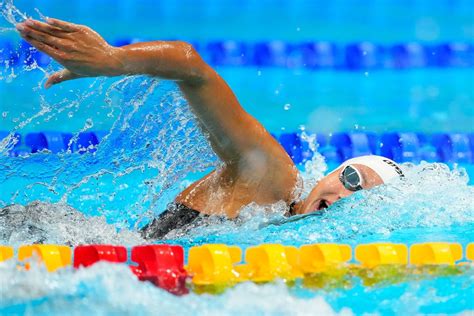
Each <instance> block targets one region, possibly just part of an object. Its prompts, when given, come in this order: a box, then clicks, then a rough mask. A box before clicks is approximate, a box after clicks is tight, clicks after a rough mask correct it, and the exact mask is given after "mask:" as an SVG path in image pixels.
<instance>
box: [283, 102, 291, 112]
mask: <svg viewBox="0 0 474 316" xmlns="http://www.w3.org/2000/svg"><path fill="white" fill-rule="evenodd" d="M283 109H284V110H285V111H288V110H289V109H291V104H290V103H286V104H285V105H284V106H283Z"/></svg>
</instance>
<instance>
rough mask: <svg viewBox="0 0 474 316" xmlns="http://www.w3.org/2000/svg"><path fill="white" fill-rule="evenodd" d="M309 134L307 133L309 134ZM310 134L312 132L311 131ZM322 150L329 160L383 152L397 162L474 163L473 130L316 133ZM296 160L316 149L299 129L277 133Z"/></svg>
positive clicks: (304, 158) (302, 159) (319, 150)
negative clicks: (449, 131)
mask: <svg viewBox="0 0 474 316" xmlns="http://www.w3.org/2000/svg"><path fill="white" fill-rule="evenodd" d="M307 135H308V134H307ZM309 135H311V134H309ZM315 136H316V141H317V143H318V144H319V148H318V152H320V153H321V154H322V155H323V156H324V157H325V158H326V160H327V161H330V162H337V163H340V162H342V161H345V160H347V159H350V158H353V157H358V156H363V155H382V156H385V157H387V158H390V159H393V160H394V161H397V162H415V163H417V162H420V161H422V160H424V161H429V162H446V163H452V162H457V163H474V133H471V134H466V133H437V134H423V133H404V132H401V133H398V132H391V133H384V134H380V135H377V134H375V133H371V132H352V133H334V134H331V135H326V134H316V135H315ZM274 137H276V138H277V139H278V141H279V142H280V143H281V144H282V146H283V148H284V149H285V150H286V152H287V153H288V154H289V155H290V157H291V158H292V159H293V161H294V162H295V163H302V162H305V161H306V160H308V159H311V157H312V156H313V152H312V150H311V149H310V146H309V144H308V142H307V140H306V139H307V138H308V136H306V137H302V135H301V134H299V133H284V134H281V135H279V136H275V135H274Z"/></svg>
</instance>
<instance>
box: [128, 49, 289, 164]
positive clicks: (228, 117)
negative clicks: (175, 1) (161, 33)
mask: <svg viewBox="0 0 474 316" xmlns="http://www.w3.org/2000/svg"><path fill="white" fill-rule="evenodd" d="M121 50H122V52H121V55H122V56H123V57H121V59H122V60H123V61H124V70H123V72H125V73H132V74H135V73H142V74H143V73H145V74H150V75H154V76H158V77H160V78H164V79H170V80H175V81H176V82H177V84H178V86H179V87H180V89H181V91H182V92H183V94H184V96H185V97H186V99H187V100H188V102H189V104H190V106H191V109H192V110H193V112H194V114H195V115H196V117H197V119H198V121H199V124H200V125H201V127H202V128H203V129H204V131H205V132H206V133H207V134H208V137H209V140H210V142H211V145H212V147H213V150H214V151H215V152H216V154H217V155H218V156H219V157H220V158H221V159H222V160H223V161H224V162H226V163H227V165H228V166H229V167H232V166H236V167H238V168H244V169H245V168H246V165H247V163H251V160H252V159H250V161H249V159H247V158H248V157H249V156H250V157H254V156H255V154H257V155H258V154H260V155H261V156H262V158H264V159H265V160H266V161H267V163H268V164H272V163H276V164H278V165H280V164H281V162H283V163H284V164H287V165H291V166H293V163H292V161H291V159H290V158H289V157H288V155H287V154H286V152H285V151H284V149H283V148H282V147H281V146H280V144H279V143H278V142H277V141H275V139H274V138H273V137H272V136H271V135H270V134H269V133H268V132H267V131H266V130H265V128H264V127H263V126H262V125H261V124H260V122H258V121H257V120H256V119H255V118H253V117H252V116H251V115H250V114H248V113H247V112H246V111H245V110H244V109H243V108H242V106H241V105H240V103H239V101H238V100H237V97H236V96H235V95H234V93H233V92H232V90H231V88H230V87H229V86H228V85H227V83H226V82H225V81H224V79H223V78H222V77H221V76H220V75H219V74H218V73H217V72H216V71H215V70H214V69H212V67H210V66H209V65H208V64H207V63H206V62H205V61H204V60H203V59H202V58H201V56H200V55H199V54H198V53H197V52H196V50H195V49H194V48H193V47H192V46H191V45H189V44H187V43H184V42H180V41H176V42H149V43H138V44H133V45H129V46H126V47H123V48H121ZM282 171H283V170H282Z"/></svg>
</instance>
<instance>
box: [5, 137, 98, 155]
mask: <svg viewBox="0 0 474 316" xmlns="http://www.w3.org/2000/svg"><path fill="white" fill-rule="evenodd" d="M106 135H107V132H103V131H95V132H82V133H79V134H77V135H73V134H72V133H63V132H55V131H45V132H38V133H28V134H26V135H25V136H24V138H23V137H22V135H20V134H18V133H14V134H12V135H10V133H8V132H2V131H0V141H1V140H3V139H6V138H7V137H8V140H9V143H11V146H10V148H11V150H10V154H11V155H12V156H18V155H21V154H24V153H36V152H38V151H42V150H45V149H47V150H49V151H50V152H52V153H59V152H62V151H68V150H69V151H71V152H79V153H85V152H94V151H95V150H96V146H97V145H98V144H99V143H100V141H101V140H102V139H103V138H104V137H105V136H106Z"/></svg>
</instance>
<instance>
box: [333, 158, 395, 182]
mask: <svg viewBox="0 0 474 316" xmlns="http://www.w3.org/2000/svg"><path fill="white" fill-rule="evenodd" d="M354 164H358V165H364V166H366V167H369V168H370V169H372V170H373V171H374V172H375V173H376V174H378V175H379V177H380V178H381V179H382V181H383V182H384V183H387V182H388V181H390V180H391V179H393V178H396V177H399V178H401V177H404V175H403V172H402V169H401V168H400V166H399V165H398V164H397V163H396V162H395V161H393V160H391V159H388V158H385V157H382V156H375V155H369V156H360V157H356V158H352V159H349V160H346V161H344V162H343V163H342V165H340V166H339V167H337V168H336V170H337V169H339V168H344V167H345V166H347V165H354Z"/></svg>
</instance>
